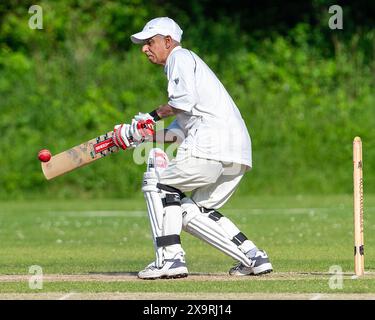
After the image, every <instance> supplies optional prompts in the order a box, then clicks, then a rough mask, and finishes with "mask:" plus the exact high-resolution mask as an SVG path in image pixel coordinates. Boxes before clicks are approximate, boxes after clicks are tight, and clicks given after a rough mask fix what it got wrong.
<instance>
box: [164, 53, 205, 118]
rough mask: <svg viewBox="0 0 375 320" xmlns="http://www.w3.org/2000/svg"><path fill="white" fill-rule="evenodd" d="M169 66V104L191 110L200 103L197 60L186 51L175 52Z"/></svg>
mask: <svg viewBox="0 0 375 320" xmlns="http://www.w3.org/2000/svg"><path fill="white" fill-rule="evenodd" d="M172 58H173V59H171V61H170V65H169V67H168V74H167V77H168V104H169V105H170V106H171V107H173V108H176V109H180V110H183V111H187V112H190V111H191V110H192V108H193V107H194V106H195V105H196V104H197V103H198V95H197V90H196V84H195V71H194V69H195V61H194V59H193V57H192V56H188V55H187V54H186V53H181V54H175V55H174V56H173V57H172Z"/></svg>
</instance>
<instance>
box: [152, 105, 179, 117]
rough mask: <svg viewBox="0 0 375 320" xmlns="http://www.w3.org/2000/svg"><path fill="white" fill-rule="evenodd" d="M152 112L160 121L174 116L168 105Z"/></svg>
mask: <svg viewBox="0 0 375 320" xmlns="http://www.w3.org/2000/svg"><path fill="white" fill-rule="evenodd" d="M154 112H156V114H157V115H158V117H159V118H160V119H163V118H168V117H170V116H173V115H175V110H174V109H173V108H172V107H171V106H170V105H169V104H163V105H161V106H159V107H158V108H157V109H155V111H154Z"/></svg>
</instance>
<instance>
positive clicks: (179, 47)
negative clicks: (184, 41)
mask: <svg viewBox="0 0 375 320" xmlns="http://www.w3.org/2000/svg"><path fill="white" fill-rule="evenodd" d="M179 49H182V47H181V46H177V47H174V48H173V49H172V51H171V52H170V53H169V56H168V58H167V61H166V62H165V66H164V73H165V74H167V69H168V67H167V66H168V60H169V58H170V56H171V55H172V53H173V52H175V51H177V50H179Z"/></svg>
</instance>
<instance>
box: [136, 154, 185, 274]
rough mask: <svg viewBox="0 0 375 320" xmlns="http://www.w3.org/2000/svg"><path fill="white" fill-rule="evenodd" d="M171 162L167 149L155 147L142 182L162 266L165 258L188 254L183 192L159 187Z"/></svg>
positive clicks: (156, 262)
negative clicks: (184, 241)
mask: <svg viewBox="0 0 375 320" xmlns="http://www.w3.org/2000/svg"><path fill="white" fill-rule="evenodd" d="M167 166H168V157H167V155H166V154H165V153H164V151H162V150H161V149H152V150H151V151H150V155H149V159H148V164H147V172H145V173H144V175H143V186H142V191H143V193H144V197H145V200H146V203H147V211H148V215H149V219H150V224H151V231H152V238H153V242H154V248H155V253H156V260H155V264H156V266H157V267H158V268H161V267H162V266H163V263H164V259H173V258H175V256H176V255H180V256H184V254H185V253H184V252H183V250H182V248H181V244H180V243H181V241H180V233H181V229H182V209H181V206H180V196H179V194H177V193H174V192H169V191H165V190H161V189H160V188H159V178H158V177H159V174H160V172H161V171H162V170H164V169H165V168H166V167H167Z"/></svg>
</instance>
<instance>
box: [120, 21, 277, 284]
mask: <svg viewBox="0 0 375 320" xmlns="http://www.w3.org/2000/svg"><path fill="white" fill-rule="evenodd" d="M182 33H183V32H182V30H181V28H180V27H179V26H178V24H177V23H176V22H175V21H174V20H172V19H170V18H168V17H159V18H155V19H152V20H151V21H149V22H148V23H147V24H146V25H145V27H144V28H143V30H142V31H141V32H138V33H136V34H133V35H132V36H131V41H132V42H133V43H136V44H141V45H142V52H143V53H144V54H145V55H146V56H147V58H148V60H149V61H150V62H151V63H154V64H159V65H162V66H164V72H165V74H166V77H167V79H168V102H167V103H166V104H164V105H161V106H159V107H158V108H156V109H155V110H153V111H151V112H149V113H139V114H138V115H136V116H134V118H133V119H132V122H131V124H121V125H116V126H115V128H114V142H115V144H116V145H117V146H118V147H120V148H122V149H126V148H129V147H134V146H136V145H138V144H139V143H141V142H143V141H153V139H155V136H157V135H156V134H155V132H154V125H155V123H156V121H158V120H160V119H164V118H167V117H175V119H174V121H173V122H172V123H171V125H170V126H169V127H168V128H167V129H166V132H165V133H166V136H168V134H169V135H170V133H173V135H174V136H179V137H181V144H180V145H179V147H178V150H177V154H176V157H175V158H174V159H173V160H171V161H169V159H168V157H167V155H166V154H165V153H164V152H163V151H162V150H161V149H152V150H151V151H150V154H149V157H148V163H147V170H146V172H145V173H144V176H143V187H142V191H143V193H144V197H145V200H146V203H147V209H148V215H149V219H150V224H151V230H152V237H153V242H154V247H155V261H153V262H152V263H150V264H149V265H148V266H146V267H145V269H144V270H142V271H140V272H139V273H138V277H139V278H141V279H159V278H181V277H186V276H188V269H187V265H186V259H185V251H184V249H183V247H182V245H181V240H180V233H181V230H182V229H183V230H185V231H187V232H188V233H190V234H192V235H194V236H196V237H197V238H199V239H201V240H203V241H205V242H207V243H209V244H210V245H212V246H214V247H215V248H217V249H218V250H220V251H222V252H223V253H225V254H227V255H229V256H230V257H232V258H233V259H235V260H236V261H237V262H238V263H237V265H236V266H234V267H232V268H231V269H230V270H229V274H230V275H232V276H246V275H260V274H264V273H269V272H271V271H272V265H271V263H270V261H269V258H268V256H267V254H266V252H265V251H264V250H261V249H258V248H257V246H256V245H255V244H254V242H252V241H251V240H249V239H248V238H247V237H246V235H245V234H244V233H242V232H241V231H240V230H239V229H238V228H237V226H236V225H235V224H234V223H233V222H232V221H231V220H229V219H228V218H227V217H225V216H223V215H222V214H221V213H220V212H219V211H218V209H219V208H220V207H222V206H223V205H224V204H225V203H226V202H227V201H228V200H229V198H230V197H231V195H232V194H233V193H234V191H235V190H236V189H237V187H238V185H239V183H240V181H241V179H242V177H243V175H244V174H245V172H246V171H248V170H250V169H251V167H252V155H251V139H250V136H249V133H248V131H247V128H246V125H245V123H244V120H243V119H242V116H241V114H240V112H239V110H238V108H237V106H236V104H235V103H234V101H233V100H232V98H231V97H230V95H229V94H228V92H227V91H226V89H225V88H224V86H223V84H222V83H221V82H220V81H219V79H218V78H217V77H216V75H215V74H214V73H213V71H212V70H211V69H210V68H209V67H208V66H207V65H206V64H205V62H204V61H203V60H202V59H201V58H200V57H199V56H198V55H196V54H195V53H194V52H192V51H190V50H188V49H185V48H182V47H181V37H182Z"/></svg>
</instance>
